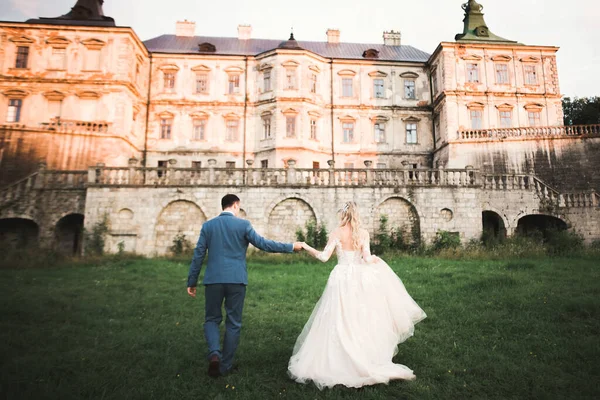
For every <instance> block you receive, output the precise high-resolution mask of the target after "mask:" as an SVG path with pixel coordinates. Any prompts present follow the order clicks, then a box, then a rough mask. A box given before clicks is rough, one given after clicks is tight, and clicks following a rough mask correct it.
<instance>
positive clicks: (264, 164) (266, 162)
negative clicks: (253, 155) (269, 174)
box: [260, 160, 269, 168]
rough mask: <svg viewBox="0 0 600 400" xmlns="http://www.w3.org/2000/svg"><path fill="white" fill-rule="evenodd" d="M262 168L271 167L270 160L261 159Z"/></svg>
mask: <svg viewBox="0 0 600 400" xmlns="http://www.w3.org/2000/svg"><path fill="white" fill-rule="evenodd" d="M260 167H261V168H269V160H260Z"/></svg>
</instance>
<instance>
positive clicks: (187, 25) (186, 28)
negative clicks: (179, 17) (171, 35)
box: [175, 19, 196, 37]
mask: <svg viewBox="0 0 600 400" xmlns="http://www.w3.org/2000/svg"><path fill="white" fill-rule="evenodd" d="M175 36H185V37H194V36H196V23H195V22H191V21H188V20H187V19H186V20H185V21H177V25H175Z"/></svg>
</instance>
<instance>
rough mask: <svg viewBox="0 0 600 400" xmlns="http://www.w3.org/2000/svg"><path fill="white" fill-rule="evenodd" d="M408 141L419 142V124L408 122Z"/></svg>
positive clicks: (409, 142)
mask: <svg viewBox="0 0 600 400" xmlns="http://www.w3.org/2000/svg"><path fill="white" fill-rule="evenodd" d="M406 143H408V144H417V124H415V123H410V124H406Z"/></svg>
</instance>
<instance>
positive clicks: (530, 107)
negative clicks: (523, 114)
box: [523, 103, 544, 111]
mask: <svg viewBox="0 0 600 400" xmlns="http://www.w3.org/2000/svg"><path fill="white" fill-rule="evenodd" d="M523 108H524V109H526V110H527V111H539V110H541V109H543V108H544V105H543V104H541V103H527V104H525V105H524V106H523Z"/></svg>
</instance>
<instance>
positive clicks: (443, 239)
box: [431, 231, 460, 252]
mask: <svg viewBox="0 0 600 400" xmlns="http://www.w3.org/2000/svg"><path fill="white" fill-rule="evenodd" d="M459 247H460V236H459V234H458V232H448V231H438V232H437V233H436V235H435V239H434V240H433V243H432V245H431V250H432V251H434V252H437V251H440V250H444V249H456V248H459Z"/></svg>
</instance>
